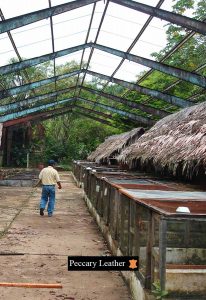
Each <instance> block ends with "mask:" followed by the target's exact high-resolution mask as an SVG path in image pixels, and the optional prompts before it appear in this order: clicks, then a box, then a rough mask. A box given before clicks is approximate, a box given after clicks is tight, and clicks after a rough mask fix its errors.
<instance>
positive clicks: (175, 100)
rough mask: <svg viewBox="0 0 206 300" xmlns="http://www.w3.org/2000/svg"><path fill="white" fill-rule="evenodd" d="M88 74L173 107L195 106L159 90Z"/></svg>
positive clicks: (93, 73)
mask: <svg viewBox="0 0 206 300" xmlns="http://www.w3.org/2000/svg"><path fill="white" fill-rule="evenodd" d="M87 73H88V74H90V75H92V76H95V77H99V78H101V79H103V80H109V81H111V82H114V83H116V84H119V85H121V86H123V87H125V88H128V89H129V90H135V91H137V92H139V93H142V94H145V95H149V96H152V97H154V98H157V99H161V100H164V101H166V102H168V103H171V104H173V105H176V106H180V107H189V106H192V105H194V103H192V102H190V101H187V100H184V99H182V98H179V97H176V96H172V95H168V94H166V93H163V92H160V91H157V90H152V89H149V88H146V87H143V86H140V85H137V84H133V83H130V82H127V81H124V80H120V79H117V78H114V77H112V78H110V77H109V76H107V75H104V74H100V73H97V72H93V71H90V70H88V71H87Z"/></svg>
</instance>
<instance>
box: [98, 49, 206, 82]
mask: <svg viewBox="0 0 206 300" xmlns="http://www.w3.org/2000/svg"><path fill="white" fill-rule="evenodd" d="M94 47H95V48H96V49H98V50H101V51H104V52H107V53H110V54H113V55H116V56H119V57H122V58H124V59H127V60H129V61H133V62H135V63H138V64H141V65H143V66H146V67H149V68H152V69H155V70H158V71H160V72H163V73H166V74H169V75H171V76H175V77H177V78H179V79H182V80H185V81H188V82H191V83H193V84H196V85H199V86H201V87H206V78H205V77H204V76H202V75H199V74H196V73H194V72H188V71H185V70H182V69H180V68H175V67H172V66H169V65H166V64H164V63H160V62H157V61H154V60H151V59H148V58H144V57H141V56H137V55H133V54H130V53H127V52H123V51H120V50H117V49H114V48H110V47H106V46H103V45H99V44H95V45H94Z"/></svg>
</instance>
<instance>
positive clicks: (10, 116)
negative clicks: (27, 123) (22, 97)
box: [0, 98, 74, 123]
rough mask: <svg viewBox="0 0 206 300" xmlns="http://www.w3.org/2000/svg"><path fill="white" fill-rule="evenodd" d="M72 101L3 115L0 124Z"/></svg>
mask: <svg viewBox="0 0 206 300" xmlns="http://www.w3.org/2000/svg"><path fill="white" fill-rule="evenodd" d="M72 101H74V98H69V99H64V100H60V101H55V102H53V103H49V104H45V105H41V106H37V107H33V108H29V109H25V110H22V111H19V112H15V113H11V114H7V115H4V116H0V122H2V123H3V122H6V121H9V120H13V119H18V118H20V117H23V116H26V115H28V114H32V113H34V112H38V111H42V110H47V109H49V108H51V107H55V106H58V105H61V104H66V103H69V102H72Z"/></svg>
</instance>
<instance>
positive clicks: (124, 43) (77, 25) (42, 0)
mask: <svg viewBox="0 0 206 300" xmlns="http://www.w3.org/2000/svg"><path fill="white" fill-rule="evenodd" d="M66 2H71V1H66V0H51V3H52V6H54V5H59V4H62V3H66ZM104 2H106V1H99V2H97V5H96V10H95V16H94V21H93V23H92V29H91V33H90V35H89V39H88V41H89V42H90V41H94V40H95V37H96V33H97V28H98V26H99V22H100V20H101V16H102V12H103V10H104V7H105V3H104ZM139 2H142V3H145V4H148V5H151V6H156V5H157V3H158V0H140V1H139ZM172 3H174V2H172V0H165V2H164V4H163V5H162V6H161V8H162V9H165V10H168V11H171V4H172ZM48 7H49V2H48V0H18V1H14V0H0V8H1V10H2V12H3V14H4V17H5V18H6V19H8V18H11V17H14V16H17V15H22V14H26V13H29V12H32V11H36V10H40V9H44V8H48ZM92 8H93V4H92V5H87V6H85V7H82V8H78V9H75V10H72V11H69V12H66V13H63V14H60V15H57V16H55V17H53V23H54V37H55V51H58V50H62V49H65V48H70V47H73V46H76V45H79V44H84V43H85V38H86V34H87V29H88V26H89V21H90V17H91V12H92ZM148 17H149V15H146V14H143V13H140V12H137V11H135V10H132V9H129V8H126V7H123V6H121V5H117V4H114V3H111V2H110V3H109V6H108V9H107V14H106V17H105V19H104V22H103V25H102V28H101V32H100V35H99V38H98V40H97V43H99V44H102V45H105V46H109V47H112V48H117V49H119V50H122V51H126V50H127V49H128V47H129V46H130V44H131V43H132V41H133V40H134V38H135V37H136V35H137V34H138V32H139V31H140V29H141V28H142V26H143V25H144V23H145V22H146V20H147V19H148ZM166 23H167V22H165V21H162V20H160V19H157V18H153V20H152V22H151V23H150V25H149V26H148V28H147V29H146V31H145V32H144V34H143V35H142V36H141V38H140V40H139V41H138V42H137V44H136V45H135V47H134V48H133V49H132V51H131V53H132V54H135V55H139V56H143V57H146V58H151V59H153V58H152V57H151V53H152V52H158V51H160V50H161V49H162V48H163V47H165V45H166V35H165V29H166V28H165V25H166ZM11 33H12V36H13V39H14V41H15V43H16V46H17V48H18V50H19V53H20V55H21V57H22V58H25V59H27V58H31V57H36V56H40V55H43V54H47V53H50V52H52V40H51V29H50V19H46V20H42V21H39V22H36V23H33V24H30V25H27V26H24V27H21V28H18V29H15V30H12V31H11ZM81 54H82V51H79V52H76V53H73V54H71V55H67V56H66V57H62V58H59V59H57V60H56V64H57V65H58V64H62V63H65V62H66V61H70V60H76V61H77V62H80V59H81ZM89 54H90V49H87V50H86V51H85V56H84V60H85V61H87V59H88V56H89ZM12 57H16V54H15V52H14V50H13V47H12V45H11V42H10V40H9V38H8V35H7V34H6V33H4V34H1V35H0V65H1V66H2V65H5V64H8V60H9V59H10V58H12ZM120 61H121V58H118V57H117V56H114V55H110V54H107V53H106V52H102V51H99V50H95V51H94V53H93V56H92V60H91V65H90V69H91V70H92V71H95V72H99V73H103V74H106V75H109V76H110V75H111V74H112V73H113V71H114V70H115V68H116V66H117V65H118V63H119V62H120ZM146 69H147V68H146V67H144V66H141V65H139V64H136V63H133V62H129V61H125V62H124V64H123V65H122V67H121V68H120V70H119V71H118V72H117V73H116V75H115V77H117V78H120V79H123V80H127V81H132V80H135V78H136V75H138V74H139V73H140V72H142V71H143V70H146ZM87 79H89V76H88V77H87Z"/></svg>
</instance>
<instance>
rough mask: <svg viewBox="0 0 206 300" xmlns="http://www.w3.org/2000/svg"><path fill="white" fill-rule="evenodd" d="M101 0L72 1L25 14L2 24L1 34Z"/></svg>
mask: <svg viewBox="0 0 206 300" xmlns="http://www.w3.org/2000/svg"><path fill="white" fill-rule="evenodd" d="M98 1H99V0H78V1H72V2H69V3H65V4H60V5H56V6H53V7H51V8H45V9H41V10H38V11H34V12H31V13H29V14H24V15H21V16H18V17H14V18H10V19H7V20H5V21H2V22H0V33H3V32H6V31H9V30H12V29H16V28H19V27H22V26H25V25H28V24H31V23H34V22H37V21H40V20H43V19H47V18H49V17H52V16H56V15H59V14H62V13H64V12H67V11H70V10H73V9H76V8H79V7H82V6H85V5H89V4H92V3H95V2H98Z"/></svg>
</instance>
